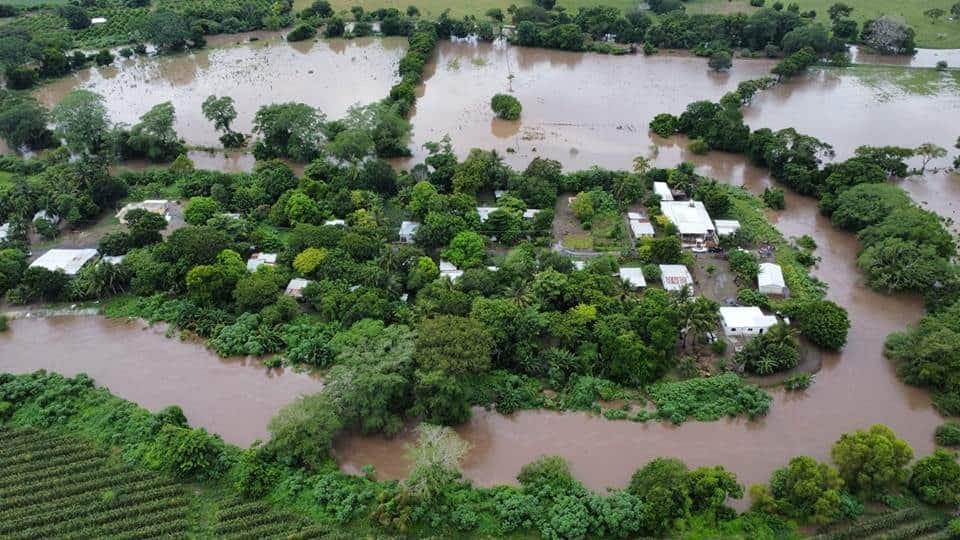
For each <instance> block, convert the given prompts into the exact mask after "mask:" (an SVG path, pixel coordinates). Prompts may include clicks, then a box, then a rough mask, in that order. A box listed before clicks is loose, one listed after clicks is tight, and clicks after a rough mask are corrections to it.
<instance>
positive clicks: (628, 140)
mask: <svg viewBox="0 0 960 540" xmlns="http://www.w3.org/2000/svg"><path fill="white" fill-rule="evenodd" d="M774 64H775V62H774V61H771V60H765V59H750V60H746V59H738V60H735V61H734V65H733V69H731V70H730V72H729V73H712V72H710V71H709V69H708V68H707V64H706V60H705V59H703V58H697V57H692V56H688V55H686V54H683V55H678V54H671V53H669V52H664V53H661V54H658V55H654V56H649V57H644V56H643V55H630V56H603V55H589V54H588V55H583V54H576V53H568V52H563V51H553V50H545V49H529V48H522V47H507V46H504V45H502V44H489V43H466V42H460V43H450V42H442V43H440V44H439V46H438V53H437V54H436V56H435V59H434V61H433V62H432V63H431V64H430V65H429V66H428V68H427V73H426V75H425V82H424V84H423V87H422V89H421V91H422V92H423V96H422V97H421V98H420V99H419V100H418V101H417V108H416V112H415V114H414V115H413V117H412V121H413V123H414V144H413V145H412V150H413V151H414V154H415V157H416V158H418V159H416V161H419V159H422V157H423V156H424V155H425V150H424V149H423V148H422V145H423V143H424V142H427V141H435V140H439V139H440V138H441V137H442V136H443V135H444V134H449V135H450V136H451V137H452V139H453V144H454V147H455V149H456V150H457V153H458V154H460V155H466V153H467V152H468V151H469V149H470V148H472V147H481V148H495V149H496V150H497V151H499V152H500V154H501V155H503V156H504V158H505V159H506V161H507V162H509V163H511V164H512V165H514V166H519V167H525V166H526V164H527V163H528V162H529V161H530V160H531V159H533V158H534V157H537V156H540V157H547V158H552V159H556V160H558V161H560V162H561V163H563V165H564V168H565V169H567V170H573V169H578V168H584V167H590V166H592V165H601V166H606V167H611V168H627V167H630V165H631V162H632V158H633V157H634V156H636V155H647V156H648V157H656V160H655V162H656V164H658V165H662V166H673V165H674V164H676V163H677V162H678V161H679V160H680V159H685V158H687V156H685V155H684V154H685V153H684V152H683V148H682V147H680V146H677V145H676V144H674V143H673V142H671V141H664V140H663V139H660V138H658V137H655V136H653V135H651V134H649V133H648V128H647V126H648V124H649V122H650V120H651V119H652V118H653V117H654V116H655V115H656V114H658V113H661V112H670V113H674V114H679V113H680V112H682V111H683V109H684V108H685V107H686V105H687V104H688V103H690V102H692V101H696V100H700V99H709V100H714V101H716V100H718V99H719V98H720V97H721V96H722V95H723V94H724V93H725V92H728V91H730V90H732V89H735V88H736V86H737V83H739V82H740V81H742V80H745V79H752V78H757V77H761V76H765V75H768V74H769V72H770V69H771V68H772V67H773V65H774ZM497 92H512V94H513V95H514V96H515V97H517V99H519V100H520V102H521V103H522V104H523V114H522V115H521V118H520V120H519V121H517V122H506V121H500V120H496V119H494V118H493V113H492V112H491V111H490V104H489V101H490V97H491V96H492V95H493V94H495V93H497ZM827 106H829V107H830V110H829V113H828V111H827V109H826V107H827ZM827 114H829V115H830V118H831V120H830V121H826V122H825V121H824V118H825V115H827ZM945 115H946V117H945ZM745 117H746V122H747V123H748V124H749V125H750V126H751V127H752V128H754V129H756V128H760V127H770V128H774V129H780V128H785V127H796V128H797V129H798V130H800V131H801V132H804V133H808V134H810V135H814V136H816V137H819V138H820V139H822V140H824V141H826V142H828V143H830V144H833V145H834V147H835V148H836V151H837V155H838V157H840V158H844V157H847V156H849V155H850V154H851V153H852V152H853V150H854V148H855V147H856V146H859V145H861V144H872V145H886V144H899V145H901V146H910V147H913V146H916V145H918V144H920V143H923V142H928V141H929V142H935V143H937V144H939V145H941V146H944V147H948V148H949V147H952V146H953V144H954V142H955V141H956V137H957V135H958V133H957V132H956V126H957V125H958V124H960V73H958V72H949V73H940V72H936V71H934V70H932V69H903V68H900V67H894V66H856V67H853V68H850V69H847V70H837V69H821V70H814V71H813V72H812V73H811V74H810V75H808V76H805V77H799V78H797V79H796V80H794V81H791V82H789V83H788V84H784V85H780V86H778V87H776V88H775V89H773V90H771V91H769V92H766V93H763V94H761V95H760V96H758V97H757V98H756V99H755V100H754V103H753V104H752V105H751V106H750V107H748V108H747V110H746V111H745ZM946 164H947V162H946V161H942V162H941V163H939V165H940V166H944V165H946Z"/></svg>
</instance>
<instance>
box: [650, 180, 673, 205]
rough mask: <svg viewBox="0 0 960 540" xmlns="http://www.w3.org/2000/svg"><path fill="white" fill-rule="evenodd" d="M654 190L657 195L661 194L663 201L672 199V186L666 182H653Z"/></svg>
mask: <svg viewBox="0 0 960 540" xmlns="http://www.w3.org/2000/svg"><path fill="white" fill-rule="evenodd" d="M653 192H654V193H655V194H656V195H659V196H660V200H661V201H672V200H673V192H672V191H670V186H668V185H667V183H666V182H654V183H653Z"/></svg>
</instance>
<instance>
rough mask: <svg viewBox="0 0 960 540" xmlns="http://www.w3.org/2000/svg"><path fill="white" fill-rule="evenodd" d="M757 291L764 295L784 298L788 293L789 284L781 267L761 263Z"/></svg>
mask: <svg viewBox="0 0 960 540" xmlns="http://www.w3.org/2000/svg"><path fill="white" fill-rule="evenodd" d="M757 289H758V290H759V291H760V292H762V293H763V294H776V295H779V296H783V295H785V294H786V292H787V283H786V282H785V281H784V280H783V270H782V269H781V268H780V265H778V264H773V263H766V262H765V263H760V271H759V272H758V273H757Z"/></svg>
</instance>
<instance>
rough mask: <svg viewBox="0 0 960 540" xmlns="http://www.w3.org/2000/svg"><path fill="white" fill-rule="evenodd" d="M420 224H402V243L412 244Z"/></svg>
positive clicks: (406, 222)
mask: <svg viewBox="0 0 960 540" xmlns="http://www.w3.org/2000/svg"><path fill="white" fill-rule="evenodd" d="M419 228H420V223H419V222H417V221H404V222H402V223H401V224H400V241H401V242H403V243H404V244H412V243H413V241H414V239H415V238H416V236H417V229H419Z"/></svg>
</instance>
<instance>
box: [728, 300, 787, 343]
mask: <svg viewBox="0 0 960 540" xmlns="http://www.w3.org/2000/svg"><path fill="white" fill-rule="evenodd" d="M720 321H721V323H722V324H723V332H724V333H725V334H726V335H727V336H729V337H744V336H759V335H760V334H762V333H764V332H766V331H767V330H769V329H770V327H771V326H773V325H775V324H777V318H776V317H774V316H773V315H764V313H763V311H761V310H760V308H758V307H757V306H737V307H727V306H724V307H721V308H720Z"/></svg>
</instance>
